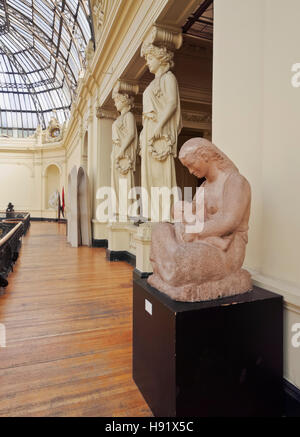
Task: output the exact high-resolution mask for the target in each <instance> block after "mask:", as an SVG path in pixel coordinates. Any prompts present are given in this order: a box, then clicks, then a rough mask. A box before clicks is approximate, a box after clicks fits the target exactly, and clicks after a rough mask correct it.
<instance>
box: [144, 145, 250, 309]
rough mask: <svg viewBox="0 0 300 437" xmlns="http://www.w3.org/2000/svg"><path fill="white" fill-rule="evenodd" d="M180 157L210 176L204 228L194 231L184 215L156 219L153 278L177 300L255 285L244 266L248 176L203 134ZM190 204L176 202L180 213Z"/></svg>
mask: <svg viewBox="0 0 300 437" xmlns="http://www.w3.org/2000/svg"><path fill="white" fill-rule="evenodd" d="M179 159H180V161H181V162H182V164H183V165H185V166H186V167H187V168H188V170H189V171H190V173H192V174H194V175H195V176H197V177H198V178H202V177H205V178H206V180H205V182H204V184H203V185H202V186H203V188H204V205H203V207H204V210H203V211H204V220H202V231H200V232H197V233H195V232H194V233H191V232H188V231H189V230H190V228H188V227H187V223H186V222H184V221H181V222H177V223H175V224H171V223H160V224H158V225H156V226H155V227H154V229H153V232H152V246H151V255H150V260H151V262H152V266H153V275H151V276H149V278H148V282H149V284H150V285H152V286H153V287H155V288H157V289H158V290H160V291H162V292H164V293H166V294H167V295H169V296H170V297H171V298H172V299H174V300H179V301H186V302H194V301H201V300H210V299H216V298H219V297H225V296H230V295H235V294H240V293H244V292H246V291H249V290H251V289H252V284H251V278H250V274H249V273H248V272H247V271H246V270H243V269H242V268H241V267H242V265H243V261H244V258H245V251H246V244H247V241H248V221H249V215H250V202H251V189H250V185H249V183H248V181H247V180H246V179H245V178H244V177H243V176H242V175H241V174H240V173H239V171H238V169H237V167H236V166H235V165H234V164H233V162H232V161H231V160H230V159H229V158H228V157H227V156H226V155H225V154H224V153H223V152H222V151H221V150H219V149H218V148H217V147H216V146H215V145H213V144H212V143H211V142H210V141H208V140H205V139H203V138H193V139H191V140H189V141H187V142H186V143H185V144H184V145H183V146H182V148H181V150H180V154H179ZM197 199H198V198H197ZM197 202H198V200H197ZM184 204H185V203H184V202H178V203H177V204H176V206H175V216H176V212H177V213H178V210H181V209H182V208H183V206H184ZM199 206H201V205H196V199H195V198H194V200H193V211H195V209H196V211H199V208H198V207H199ZM196 207H197V208H196ZM196 220H197V216H196Z"/></svg>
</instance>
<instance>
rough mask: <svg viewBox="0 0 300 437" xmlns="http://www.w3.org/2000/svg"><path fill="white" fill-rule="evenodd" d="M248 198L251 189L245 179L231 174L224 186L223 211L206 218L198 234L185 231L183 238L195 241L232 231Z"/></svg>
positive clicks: (220, 235)
mask: <svg viewBox="0 0 300 437" xmlns="http://www.w3.org/2000/svg"><path fill="white" fill-rule="evenodd" d="M204 195H205V194H204ZM250 200H251V190H250V186H249V183H248V182H247V180H246V179H245V178H244V177H243V176H241V175H240V174H239V173H236V174H234V175H231V176H230V178H229V179H228V180H227V181H226V183H225V187H224V198H223V202H222V203H223V211H219V212H218V213H217V214H215V215H213V216H212V217H211V218H209V219H206V220H205V222H204V227H203V230H202V231H201V232H200V233H199V234H192V233H185V235H184V236H183V239H184V240H185V241H195V240H197V239H199V240H203V239H205V238H207V237H223V236H225V235H229V234H231V233H233V232H234V231H235V230H236V229H237V227H238V226H239V225H240V223H241V221H242V219H243V217H244V215H245V212H246V210H247V208H248V207H249V204H250Z"/></svg>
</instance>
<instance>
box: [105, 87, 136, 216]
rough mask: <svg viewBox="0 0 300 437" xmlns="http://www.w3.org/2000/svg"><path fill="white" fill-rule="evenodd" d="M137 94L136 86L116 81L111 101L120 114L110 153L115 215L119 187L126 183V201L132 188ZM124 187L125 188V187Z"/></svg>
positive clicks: (115, 124) (114, 128)
mask: <svg viewBox="0 0 300 437" xmlns="http://www.w3.org/2000/svg"><path fill="white" fill-rule="evenodd" d="M137 92H138V87H137V86H134V85H128V84H126V83H124V82H122V81H118V82H117V84H116V86H115V87H114V90H113V100H114V102H115V106H116V108H117V110H118V112H120V116H119V117H118V118H117V119H116V120H115V121H114V123H113V125H112V153H111V186H112V188H114V190H115V194H116V213H117V214H118V212H119V204H120V202H119V200H120V199H119V192H120V191H119V189H120V186H121V185H122V183H124V182H125V181H126V183H127V192H126V193H123V195H124V196H127V199H128V193H129V191H130V190H131V189H132V188H134V172H135V165H136V154H137V145H138V136H137V129H136V121H135V117H134V115H133V113H132V112H131V109H132V108H133V102H134V95H135V94H137ZM121 181H122V183H121V184H120V182H121ZM124 186H125V187H126V185H123V187H124ZM121 189H122V188H121ZM124 213H125V211H124Z"/></svg>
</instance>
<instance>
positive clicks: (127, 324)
mask: <svg viewBox="0 0 300 437" xmlns="http://www.w3.org/2000/svg"><path fill="white" fill-rule="evenodd" d="M65 233H66V227H65V225H64V224H57V223H50V222H33V223H32V224H31V227H30V230H29V232H28V233H27V235H26V237H24V239H23V244H22V249H21V253H20V257H19V259H18V261H17V263H16V264H15V267H14V272H13V273H12V274H11V275H10V281H9V286H8V287H7V289H6V293H5V295H3V296H1V297H0V315H1V323H3V324H5V327H6V348H1V349H0V354H1V357H0V358H1V359H0V380H1V385H0V416H150V415H151V412H150V410H149V408H148V407H147V405H146V403H145V402H144V400H143V398H142V396H141V394H140V393H139V391H138V389H137V388H136V386H135V384H134V382H133V380H132V376H131V318H132V304H131V299H132V282H131V275H132V267H131V266H129V265H128V264H126V263H125V262H114V263H110V262H108V261H106V259H105V249H99V248H88V247H79V248H77V249H75V248H71V247H70V246H68V245H67V241H66V236H65Z"/></svg>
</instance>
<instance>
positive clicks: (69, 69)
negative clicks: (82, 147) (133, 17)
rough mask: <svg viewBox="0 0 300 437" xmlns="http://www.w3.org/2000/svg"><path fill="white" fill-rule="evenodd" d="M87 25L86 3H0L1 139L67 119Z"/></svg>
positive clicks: (54, 0)
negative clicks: (52, 118)
mask: <svg viewBox="0 0 300 437" xmlns="http://www.w3.org/2000/svg"><path fill="white" fill-rule="evenodd" d="M91 26H92V24H91V18H90V8H89V1H88V0H51V1H50V0H0V135H8V136H18V137H25V136H28V135H31V134H32V133H33V132H34V130H35V129H36V127H37V126H38V125H41V126H42V128H43V129H45V128H46V127H47V125H48V123H49V120H50V118H51V116H52V111H53V110H56V116H57V118H58V120H59V121H60V123H63V122H64V121H65V120H66V119H67V118H68V116H69V111H70V106H71V103H72V99H73V97H74V93H75V89H76V84H77V79H78V75H79V72H80V70H81V69H82V68H83V66H84V62H85V53H84V51H85V48H86V45H87V43H88V41H89V40H90V39H91V38H92V35H93V32H92V27H91Z"/></svg>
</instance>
